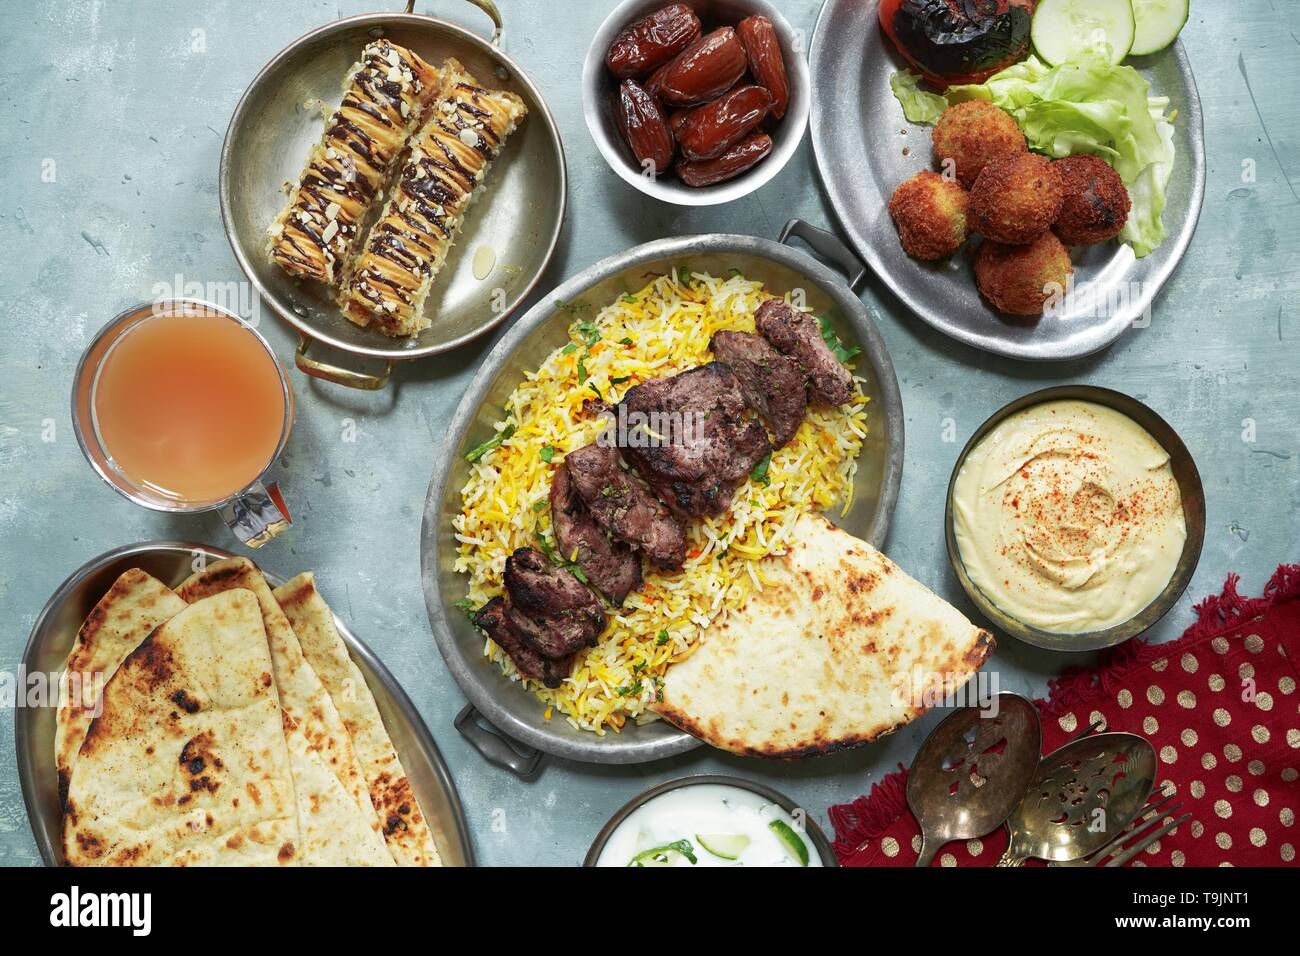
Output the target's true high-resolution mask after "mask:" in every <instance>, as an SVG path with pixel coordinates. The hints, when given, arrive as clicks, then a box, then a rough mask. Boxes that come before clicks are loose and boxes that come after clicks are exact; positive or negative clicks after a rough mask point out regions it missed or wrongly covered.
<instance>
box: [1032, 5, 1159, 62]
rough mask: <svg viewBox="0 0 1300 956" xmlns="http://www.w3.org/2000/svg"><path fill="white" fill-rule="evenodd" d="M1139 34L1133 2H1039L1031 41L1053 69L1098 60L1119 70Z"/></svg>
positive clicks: (1035, 12)
mask: <svg viewBox="0 0 1300 956" xmlns="http://www.w3.org/2000/svg"><path fill="white" fill-rule="evenodd" d="M1136 32H1137V24H1136V22H1135V20H1134V16H1133V3H1132V0H1040V2H1039V4H1038V8H1037V9H1036V10H1035V11H1034V21H1033V25H1032V26H1031V27H1030V38H1031V39H1032V40H1033V42H1034V49H1035V50H1036V51H1037V52H1038V55H1039V56H1040V57H1041V58H1042V59H1043V60H1044V61H1046V62H1047V63H1048V64H1049V65H1051V66H1058V65H1060V64H1062V63H1065V62H1067V61H1069V60H1079V59H1083V58H1085V57H1098V56H1100V57H1101V58H1103V59H1105V60H1106V61H1107V62H1109V63H1110V64H1111V65H1112V66H1117V65H1118V64H1120V63H1122V62H1123V61H1124V57H1126V56H1128V54H1129V51H1130V50H1131V49H1132V48H1133V38H1134V36H1135V34H1136Z"/></svg>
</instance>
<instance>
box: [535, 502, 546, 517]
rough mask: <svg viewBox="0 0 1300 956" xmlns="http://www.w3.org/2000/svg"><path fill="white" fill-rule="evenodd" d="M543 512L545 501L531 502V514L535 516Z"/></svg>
mask: <svg viewBox="0 0 1300 956" xmlns="http://www.w3.org/2000/svg"><path fill="white" fill-rule="evenodd" d="M545 510H546V502H545V501H534V502H533V514H535V515H539V514H541V513H542V512H543V511H545Z"/></svg>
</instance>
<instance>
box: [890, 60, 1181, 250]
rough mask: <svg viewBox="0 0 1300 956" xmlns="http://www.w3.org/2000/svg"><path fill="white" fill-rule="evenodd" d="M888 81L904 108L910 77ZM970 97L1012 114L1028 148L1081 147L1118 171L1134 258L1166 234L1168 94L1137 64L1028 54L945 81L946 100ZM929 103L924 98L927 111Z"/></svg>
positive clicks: (1063, 151) (1170, 157)
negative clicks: (981, 79)
mask: <svg viewBox="0 0 1300 956" xmlns="http://www.w3.org/2000/svg"><path fill="white" fill-rule="evenodd" d="M891 85H894V86H895V95H896V96H899V101H900V102H901V103H903V107H904V112H905V113H907V109H908V102H907V101H906V100H904V99H903V97H902V96H900V95H899V93H898V89H899V88H902V89H903V90H904V93H907V95H908V96H909V98H911V94H910V93H908V89H909V85H908V83H907V82H906V81H902V80H900V81H899V83H898V84H893V83H892V81H891ZM911 85H912V86H914V85H915V84H914V83H913V84H911ZM917 92H918V94H919V95H922V96H933V94H925V93H921V92H920V91H919V90H918V91H917ZM972 99H981V100H987V101H988V102H990V103H993V104H994V105H995V106H999V107H1001V108H1002V109H1004V110H1006V111H1007V112H1008V113H1010V114H1011V116H1012V118H1013V119H1015V121H1016V123H1017V124H1018V125H1019V126H1020V129H1021V130H1022V131H1023V132H1024V134H1025V139H1026V141H1027V142H1028V143H1029V148H1030V149H1033V150H1036V151H1038V152H1040V153H1045V154H1046V155H1048V156H1052V157H1055V158H1058V159H1059V158H1060V157H1062V156H1071V155H1076V154H1079V153H1091V154H1094V155H1096V156H1100V157H1101V158H1102V159H1104V160H1105V161H1106V162H1107V163H1109V164H1110V165H1111V166H1113V167H1114V168H1115V171H1116V172H1118V173H1119V175H1120V178H1121V179H1123V180H1124V184H1125V185H1126V186H1127V187H1128V191H1129V197H1130V198H1131V199H1132V201H1133V209H1132V211H1131V212H1130V213H1129V219H1128V223H1127V224H1126V225H1125V227H1124V231H1123V232H1122V233H1120V239H1121V240H1122V241H1124V242H1127V243H1128V244H1129V245H1130V246H1132V247H1133V252H1134V254H1136V255H1137V256H1138V257H1139V258H1140V257H1142V256H1145V255H1148V254H1150V253H1151V251H1152V250H1153V249H1155V248H1156V247H1157V246H1158V245H1160V243H1161V242H1163V241H1164V239H1165V235H1166V232H1165V227H1164V223H1163V220H1162V217H1163V214H1164V208H1165V191H1166V189H1167V188H1168V185H1169V177H1170V174H1171V172H1172V171H1173V164H1174V152H1175V150H1174V141H1173V133H1174V127H1173V117H1172V116H1169V115H1166V113H1165V110H1166V108H1167V107H1168V106H1169V98H1168V97H1164V96H1152V95H1151V86H1150V84H1149V83H1147V81H1146V80H1144V79H1143V78H1142V75H1141V74H1140V73H1138V71H1137V70H1135V69H1133V68H1132V67H1130V66H1112V65H1110V64H1109V63H1106V62H1105V61H1103V60H1100V59H1096V60H1094V59H1083V60H1079V61H1075V62H1069V63H1062V64H1061V65H1059V66H1055V67H1049V66H1047V65H1046V64H1045V63H1043V62H1042V61H1041V60H1039V59H1038V58H1037V57H1034V56H1030V57H1028V58H1026V59H1025V60H1022V61H1021V62H1020V63H1016V64H1014V65H1013V66H1010V67H1008V68H1007V69H1005V70H1003V71H1002V72H1000V73H996V74H994V75H993V76H991V77H990V78H989V79H988V81H987V82H985V83H979V84H968V85H963V86H951V87H949V88H948V91H947V94H946V98H945V102H946V103H960V102H963V101H965V100H972ZM933 107H934V104H928V106H927V108H926V111H925V112H926V115H930V114H931V113H932V112H933ZM907 115H908V118H909V119H912V115H911V114H910V113H907ZM913 121H914V122H924V121H923V120H913Z"/></svg>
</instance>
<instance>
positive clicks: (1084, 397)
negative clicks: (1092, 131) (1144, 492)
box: [943, 384, 1205, 653]
mask: <svg viewBox="0 0 1300 956" xmlns="http://www.w3.org/2000/svg"><path fill="white" fill-rule="evenodd" d="M1116 399H1122V400H1123V401H1124V402H1132V403H1133V404H1134V405H1136V406H1138V407H1140V408H1142V409H1145V414H1147V415H1148V416H1150V418H1149V420H1150V421H1151V422H1153V423H1157V424H1159V425H1161V426H1163V427H1164V428H1166V429H1168V431H1169V434H1170V435H1171V436H1173V439H1174V441H1175V442H1176V443H1177V444H1176V445H1175V446H1174V447H1172V448H1170V447H1169V446H1168V445H1167V444H1166V443H1165V442H1163V441H1161V440H1160V439H1159V438H1156V436H1155V435H1151V437H1152V438H1153V439H1155V441H1156V442H1157V443H1158V444H1159V445H1160V446H1161V447H1163V448H1164V449H1165V451H1167V452H1169V455H1170V458H1171V459H1173V458H1174V457H1175V456H1176V455H1181V456H1183V457H1185V458H1186V460H1187V463H1188V466H1189V467H1190V469H1191V474H1190V475H1188V478H1189V479H1191V480H1192V482H1193V485H1192V487H1191V488H1183V487H1182V483H1181V482H1180V483H1179V490H1180V492H1182V494H1183V497H1184V498H1187V497H1189V496H1190V497H1191V498H1192V499H1193V500H1194V501H1196V502H1198V503H1199V505H1200V507H1199V509H1198V510H1199V515H1198V516H1197V517H1198V518H1199V520H1198V521H1197V522H1195V526H1196V527H1199V528H1200V529H1201V531H1200V533H1189V534H1188V536H1187V539H1186V540H1185V541H1184V543H1183V551H1182V554H1181V555H1180V556H1179V560H1178V565H1176V566H1175V569H1174V573H1173V575H1172V576H1171V577H1170V579H1169V581H1168V582H1167V583H1166V584H1165V586H1164V587H1163V588H1161V590H1160V593H1159V594H1158V595H1156V597H1155V599H1154V600H1152V601H1151V603H1149V604H1147V605H1146V606H1145V607H1142V608H1139V609H1138V610H1137V612H1135V613H1134V614H1133V616H1132V617H1130V618H1128V619H1127V620H1125V621H1121V622H1120V623H1118V624H1113V625H1111V626H1110V627H1107V628H1102V629H1101V630H1099V631H1081V632H1079V633H1070V632H1068V631H1047V630H1044V629H1042V628H1038V627H1034V626H1033V625H1031V624H1026V623H1024V622H1023V621H1020V620H1017V619H1016V618H1014V617H1012V616H1011V615H1010V614H1008V613H1007V612H1005V611H1003V610H1002V609H1001V608H999V607H998V606H997V605H996V604H994V603H993V601H992V600H990V599H989V598H988V597H987V596H985V594H984V592H983V591H981V590H980V589H979V587H978V586H977V585H976V584H975V582H974V581H972V580H971V579H970V575H969V574H967V573H966V566H965V563H964V562H963V561H962V558H961V552H960V551H959V549H958V547H957V534H956V529H955V527H954V518H953V506H952V497H953V492H954V490H955V488H956V485H957V475H958V474H959V473H960V472H961V469H962V466H963V465H964V464H965V463H966V458H967V456H968V455H969V454H970V452H971V449H973V448H974V447H975V446H976V445H977V444H979V442H980V441H981V440H982V439H983V438H984V437H985V436H986V435H987V434H988V433H989V432H990V431H991V430H992V429H993V428H995V427H996V426H997V425H999V424H1001V423H1002V422H1003V421H1005V420H1006V419H1007V418H1009V417H1011V416H1012V415H1014V414H1016V413H1018V412H1021V411H1024V410H1025V409H1029V408H1033V407H1035V406H1037V405H1042V404H1043V403H1045V402H1051V401H1058V400H1059V401H1067V400H1074V401H1085V402H1093V403H1095V404H1098V405H1104V406H1106V407H1107V408H1111V409H1114V410H1115V411H1117V412H1119V413H1120V414H1121V415H1124V416H1125V417H1126V418H1131V419H1133V421H1134V422H1136V424H1137V425H1138V426H1140V427H1141V428H1142V429H1143V430H1144V431H1146V432H1147V433H1148V434H1151V432H1150V429H1148V428H1147V427H1146V425H1145V424H1144V423H1143V422H1141V421H1138V420H1137V419H1136V418H1133V416H1132V415H1130V414H1129V413H1128V411H1127V410H1126V409H1124V408H1121V407H1119V406H1118V405H1116V404H1115V401H1116ZM943 525H944V545H945V550H946V551H947V553H948V563H949V565H950V566H951V567H952V571H953V574H955V575H956V576H957V581H958V583H959V584H961V587H962V590H963V591H965V593H966V596H967V597H968V598H970V600H971V601H972V602H973V603H974V604H975V606H976V607H977V608H979V611H980V613H981V614H983V615H984V616H985V618H987V619H988V620H989V621H991V622H992V623H993V624H994V625H996V626H997V627H1000V628H1002V629H1003V630H1005V631H1006V632H1007V633H1008V634H1010V635H1011V636H1012V637H1014V638H1016V639H1018V640H1021V641H1024V642H1025V643H1026V644H1033V645H1034V646H1036V647H1042V648H1045V649H1047V650H1051V651H1062V652H1064V653H1081V652H1084V651H1098V650H1103V649H1105V648H1107V647H1114V646H1115V645H1116V644H1122V643H1124V642H1125V641H1128V640H1132V639H1133V638H1134V637H1137V636H1138V635H1139V634H1141V633H1142V632H1144V631H1146V630H1148V629H1149V628H1151V627H1154V626H1155V625H1156V624H1157V623H1158V622H1159V621H1160V620H1161V619H1162V618H1163V617H1164V616H1165V615H1166V614H1168V613H1169V612H1170V611H1171V610H1172V609H1173V607H1174V605H1175V604H1177V603H1178V600H1179V598H1181V597H1182V596H1183V593H1184V592H1185V591H1186V590H1187V588H1188V586H1189V585H1190V584H1191V583H1192V576H1193V575H1194V574H1195V573H1196V568H1197V565H1198V564H1199V563H1200V558H1201V551H1202V549H1203V547H1204V545H1205V533H1204V527H1205V486H1204V485H1203V484H1202V482H1201V473H1200V470H1199V469H1198V468H1197V467H1196V459H1195V458H1194V457H1193V456H1192V452H1191V450H1190V449H1189V448H1188V447H1187V444H1186V443H1185V442H1184V441H1183V439H1182V437H1181V436H1180V435H1179V434H1178V432H1177V430H1176V429H1175V428H1174V427H1173V426H1172V425H1170V424H1169V423H1168V422H1167V421H1165V419H1164V418H1163V417H1162V416H1161V415H1160V414H1159V413H1157V412H1156V410H1155V409H1153V408H1152V407H1151V406H1150V405H1148V404H1147V403H1146V402H1143V401H1141V400H1140V399H1137V398H1134V397H1133V396H1132V395H1128V394H1126V393H1124V392H1120V391H1117V390H1116V389H1113V388H1106V387H1104V386H1101V385H1086V384H1075V385H1053V386H1050V387H1048V388H1041V389H1038V390H1037V391H1033V392H1028V393H1026V394H1024V395H1021V396H1020V397H1018V398H1014V399H1012V400H1011V401H1009V402H1007V403H1006V404H1005V405H1003V406H1002V407H1001V408H999V409H998V410H997V411H995V412H994V413H993V414H992V415H990V416H989V417H988V418H986V419H985V420H984V422H983V423H982V424H981V425H980V426H979V427H978V428H976V429H975V431H974V432H973V433H972V434H971V437H970V439H969V440H968V441H967V442H966V445H965V446H964V447H963V448H962V450H961V452H960V453H959V454H958V455H957V461H956V463H955V464H954V465H953V467H952V474H951V476H950V477H949V478H948V490H947V492H946V494H945V495H944V516H943ZM1184 557H1186V558H1187V560H1186V563H1185V565H1184ZM1139 622H1141V623H1139ZM1067 644H1068V646H1066V645H1067Z"/></svg>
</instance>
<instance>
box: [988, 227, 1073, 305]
mask: <svg viewBox="0 0 1300 956" xmlns="http://www.w3.org/2000/svg"><path fill="white" fill-rule="evenodd" d="M1072 272H1074V267H1073V266H1072V265H1071V264H1070V253H1069V252H1068V251H1067V250H1066V248H1065V246H1064V245H1062V244H1061V240H1060V239H1057V238H1056V236H1055V235H1054V234H1053V233H1050V232H1045V233H1043V234H1042V235H1040V236H1039V237H1038V238H1037V239H1035V240H1033V241H1032V242H1030V243H1028V244H1022V245H1016V246H1008V245H1003V244H1002V243H1000V242H989V241H988V240H985V241H984V243H983V244H982V245H981V246H980V248H979V252H977V253H976V254H975V284H976V285H978V286H979V290H980V292H981V293H982V294H983V295H984V298H986V299H988V300H989V302H990V303H992V305H993V307H994V308H995V309H997V310H998V311H999V312H1005V313H1007V314H1008V315H1042V314H1043V307H1044V306H1046V305H1047V303H1048V301H1049V300H1050V299H1054V298H1055V299H1057V300H1059V298H1060V297H1061V296H1063V295H1064V294H1065V291H1066V282H1067V280H1068V279H1069V278H1070V274H1071V273H1072Z"/></svg>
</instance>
